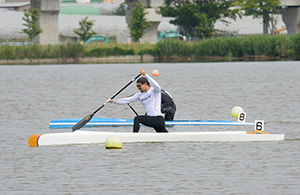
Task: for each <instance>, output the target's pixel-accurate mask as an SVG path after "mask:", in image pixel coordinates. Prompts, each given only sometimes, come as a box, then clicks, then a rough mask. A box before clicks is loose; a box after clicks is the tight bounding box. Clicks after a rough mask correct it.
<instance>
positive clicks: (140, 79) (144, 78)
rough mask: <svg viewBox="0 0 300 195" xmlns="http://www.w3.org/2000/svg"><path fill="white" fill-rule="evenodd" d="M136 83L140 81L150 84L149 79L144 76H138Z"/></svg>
mask: <svg viewBox="0 0 300 195" xmlns="http://www.w3.org/2000/svg"><path fill="white" fill-rule="evenodd" d="M136 83H141V84H145V83H147V85H149V86H150V83H149V81H148V79H147V78H146V77H140V78H139V79H138V80H137V81H136Z"/></svg>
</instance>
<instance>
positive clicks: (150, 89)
mask: <svg viewBox="0 0 300 195" xmlns="http://www.w3.org/2000/svg"><path fill="white" fill-rule="evenodd" d="M140 75H143V76H144V77H140V78H139V79H138V80H137V82H136V86H137V88H138V89H139V90H140V92H138V93H136V94H134V95H133V96H130V97H127V98H122V99H116V100H113V99H109V100H108V102H109V103H115V104H128V103H131V102H135V101H138V100H139V101H140V102H141V103H142V104H143V105H144V107H145V109H146V115H139V116H136V117H135V118H134V124H133V132H134V133H137V132H139V129H140V123H142V124H143V125H146V126H149V127H153V128H154V129H155V131H156V132H158V133H168V131H167V130H166V126H165V120H164V117H163V114H162V113H161V87H160V86H159V84H158V83H157V82H156V81H155V80H154V79H153V78H151V77H150V76H149V75H148V74H146V71H145V70H143V69H142V70H140Z"/></svg>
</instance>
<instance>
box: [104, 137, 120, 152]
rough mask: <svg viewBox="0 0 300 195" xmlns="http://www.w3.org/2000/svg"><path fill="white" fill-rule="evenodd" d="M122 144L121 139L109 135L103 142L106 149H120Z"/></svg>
mask: <svg viewBox="0 0 300 195" xmlns="http://www.w3.org/2000/svg"><path fill="white" fill-rule="evenodd" d="M122 146H123V142H122V140H121V138H119V137H118V136H115V135H111V136H109V137H108V138H106V140H105V148H106V149H122Z"/></svg>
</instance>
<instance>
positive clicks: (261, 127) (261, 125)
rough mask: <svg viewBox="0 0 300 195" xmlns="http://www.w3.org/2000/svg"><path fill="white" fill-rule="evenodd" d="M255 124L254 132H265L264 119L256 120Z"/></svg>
mask: <svg viewBox="0 0 300 195" xmlns="http://www.w3.org/2000/svg"><path fill="white" fill-rule="evenodd" d="M254 123H255V125H254V132H256V133H263V132H264V130H265V129H264V128H265V127H264V126H265V125H264V121H263V120H255V122H254Z"/></svg>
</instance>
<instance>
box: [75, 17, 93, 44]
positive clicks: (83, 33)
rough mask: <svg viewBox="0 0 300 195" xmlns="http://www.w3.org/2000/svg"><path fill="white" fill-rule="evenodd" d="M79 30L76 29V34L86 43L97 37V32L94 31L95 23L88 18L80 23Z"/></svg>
mask: <svg viewBox="0 0 300 195" xmlns="http://www.w3.org/2000/svg"><path fill="white" fill-rule="evenodd" d="M79 26H80V27H79V28H77V29H74V30H73V31H74V33H76V34H77V35H79V37H80V39H81V40H82V41H84V42H86V41H87V40H88V39H89V38H90V37H91V36H93V35H95V34H96V32H95V31H93V30H92V28H93V26H94V21H89V20H88V17H85V18H84V19H82V20H80V21H79Z"/></svg>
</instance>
